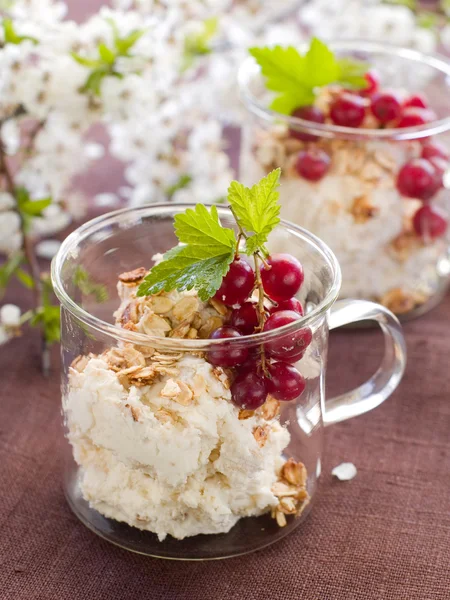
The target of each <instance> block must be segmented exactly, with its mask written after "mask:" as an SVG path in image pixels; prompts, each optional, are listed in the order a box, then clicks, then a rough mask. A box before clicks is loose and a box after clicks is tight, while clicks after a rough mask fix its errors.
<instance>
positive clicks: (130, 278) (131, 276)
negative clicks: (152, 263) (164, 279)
mask: <svg viewBox="0 0 450 600" xmlns="http://www.w3.org/2000/svg"><path fill="white" fill-rule="evenodd" d="M146 274H147V269H145V268H144V267H139V268H138V269H134V270H133V271H126V272H125V273H121V274H120V275H119V280H120V281H121V282H122V283H138V282H139V281H141V280H142V279H144V277H145V276H146Z"/></svg>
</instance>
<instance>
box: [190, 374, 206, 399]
mask: <svg viewBox="0 0 450 600" xmlns="http://www.w3.org/2000/svg"><path fill="white" fill-rule="evenodd" d="M191 387H192V389H193V391H194V396H196V397H197V398H198V397H199V396H201V395H202V394H203V393H204V392H206V381H205V378H204V377H202V376H201V375H200V374H199V373H196V374H195V375H194V377H193V379H192V386H191Z"/></svg>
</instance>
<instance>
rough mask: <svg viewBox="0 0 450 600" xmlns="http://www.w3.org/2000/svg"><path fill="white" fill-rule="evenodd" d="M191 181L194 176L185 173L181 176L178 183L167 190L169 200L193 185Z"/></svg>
mask: <svg viewBox="0 0 450 600" xmlns="http://www.w3.org/2000/svg"><path fill="white" fill-rule="evenodd" d="M191 181H192V176H191V175H189V173H183V174H182V175H180V177H179V178H178V181H176V182H175V183H174V184H173V185H170V186H169V187H168V188H167V189H166V194H167V196H168V197H169V199H170V198H172V196H173V195H174V194H175V192H178V191H179V190H182V189H184V188H185V187H187V186H188V185H189V184H190V183H191Z"/></svg>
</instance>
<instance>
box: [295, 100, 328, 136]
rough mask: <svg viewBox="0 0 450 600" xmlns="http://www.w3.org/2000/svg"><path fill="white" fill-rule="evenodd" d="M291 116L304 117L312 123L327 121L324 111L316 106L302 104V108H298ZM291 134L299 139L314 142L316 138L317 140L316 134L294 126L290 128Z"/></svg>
mask: <svg viewBox="0 0 450 600" xmlns="http://www.w3.org/2000/svg"><path fill="white" fill-rule="evenodd" d="M291 116H292V117H296V118H297V119H303V120H304V121H311V122H312V123H325V115H324V113H323V112H322V111H321V110H320V108H317V107H316V106H301V107H300V108H296V109H295V110H294V112H293V113H292V115H291ZM289 135H290V136H291V137H294V138H296V139H297V140H302V141H303V142H313V141H314V140H317V136H316V135H312V134H311V133H306V132H305V131H299V130H297V129H292V128H291V129H289Z"/></svg>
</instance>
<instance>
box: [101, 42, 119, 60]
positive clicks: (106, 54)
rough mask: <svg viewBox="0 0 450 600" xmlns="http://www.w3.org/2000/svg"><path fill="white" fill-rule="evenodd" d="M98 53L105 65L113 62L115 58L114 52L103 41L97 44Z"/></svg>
mask: <svg viewBox="0 0 450 600" xmlns="http://www.w3.org/2000/svg"><path fill="white" fill-rule="evenodd" d="M98 55H99V56H100V58H101V59H102V61H103V62H104V63H106V64H107V65H112V64H114V61H115V60H116V55H115V54H114V52H113V51H112V50H111V49H110V48H108V46H107V45H106V44H104V43H103V42H102V43H100V44H99V45H98Z"/></svg>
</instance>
